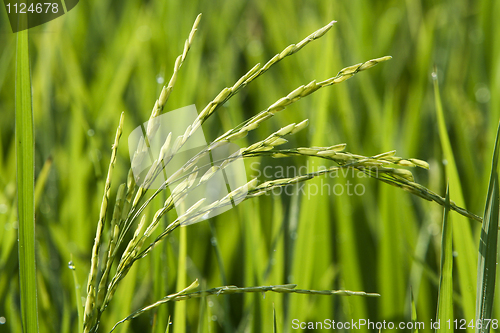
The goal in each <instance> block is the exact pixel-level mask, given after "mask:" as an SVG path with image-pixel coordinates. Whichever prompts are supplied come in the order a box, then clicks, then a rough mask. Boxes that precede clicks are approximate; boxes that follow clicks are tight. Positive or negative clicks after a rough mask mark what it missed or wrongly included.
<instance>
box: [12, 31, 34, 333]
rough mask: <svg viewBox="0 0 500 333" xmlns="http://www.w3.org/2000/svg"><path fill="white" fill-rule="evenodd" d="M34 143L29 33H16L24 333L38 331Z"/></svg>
mask: <svg viewBox="0 0 500 333" xmlns="http://www.w3.org/2000/svg"><path fill="white" fill-rule="evenodd" d="M34 147H35V142H34V130H33V109H32V102H31V77H30V64H29V50H28V30H23V31H21V32H18V33H17V61H16V156H17V201H18V214H19V230H18V232H19V277H20V289H21V313H22V323H23V331H24V332H30V333H31V332H37V331H38V316H37V297H36V266H35V171H34V167H35V164H34V155H35V148H34Z"/></svg>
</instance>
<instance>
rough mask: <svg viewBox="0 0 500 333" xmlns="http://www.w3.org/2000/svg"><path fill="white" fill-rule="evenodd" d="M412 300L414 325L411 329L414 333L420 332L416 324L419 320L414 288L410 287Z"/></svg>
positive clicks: (412, 320)
mask: <svg viewBox="0 0 500 333" xmlns="http://www.w3.org/2000/svg"><path fill="white" fill-rule="evenodd" d="M410 300H411V322H412V323H413V327H412V329H411V332H412V333H418V326H415V323H416V322H417V319H418V318H417V306H416V305H415V299H414V298H413V290H411V289H410Z"/></svg>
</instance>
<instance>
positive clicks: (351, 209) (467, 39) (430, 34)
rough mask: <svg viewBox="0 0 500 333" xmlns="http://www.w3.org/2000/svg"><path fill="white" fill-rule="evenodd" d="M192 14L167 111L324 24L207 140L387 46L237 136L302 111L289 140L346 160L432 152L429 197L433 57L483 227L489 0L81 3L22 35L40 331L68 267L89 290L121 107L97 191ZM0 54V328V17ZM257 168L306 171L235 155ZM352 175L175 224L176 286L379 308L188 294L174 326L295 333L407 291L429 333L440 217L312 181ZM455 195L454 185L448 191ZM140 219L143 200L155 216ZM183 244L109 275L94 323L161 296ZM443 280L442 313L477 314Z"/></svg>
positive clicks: (411, 204)
mask: <svg viewBox="0 0 500 333" xmlns="http://www.w3.org/2000/svg"><path fill="white" fill-rule="evenodd" d="M198 13H203V17H202V21H201V23H200V25H199V29H198V33H197V35H196V37H195V41H194V44H193V46H192V48H191V51H190V53H189V55H188V58H187V60H186V62H185V64H184V65H183V67H182V68H181V71H180V75H179V79H178V81H177V84H176V86H175V88H174V91H173V93H172V95H171V97H170V99H169V101H168V104H167V105H166V107H165V110H167V111H168V110H174V109H177V108H180V107H183V106H186V105H190V104H195V105H196V107H197V109H198V111H200V110H201V109H203V108H204V107H205V105H206V104H207V103H208V102H209V101H210V100H212V99H213V98H214V97H215V96H216V95H217V93H218V92H219V91H220V90H222V89H223V88H224V87H226V86H231V85H233V84H234V82H236V80H237V79H238V78H239V77H240V76H242V75H243V74H244V73H245V72H246V71H247V70H249V69H250V68H251V67H253V65H254V64H256V63H258V62H260V63H264V62H266V61H267V60H268V59H270V58H271V57H272V56H273V55H274V54H276V53H279V52H280V51H281V50H282V49H284V48H285V47H286V46H288V45H289V44H292V43H297V42H299V41H300V40H302V39H303V38H304V37H306V36H307V35H309V34H310V33H311V32H313V31H315V30H317V29H319V28H320V27H322V26H324V25H326V24H328V23H329V22H330V21H331V20H336V21H338V22H337V23H336V24H335V25H334V26H333V28H332V29H331V30H330V31H329V32H328V33H327V34H326V35H325V36H324V37H322V38H321V39H319V40H317V41H315V42H313V43H311V44H310V45H308V46H306V47H305V48H304V49H303V50H301V51H300V52H299V53H297V54H295V55H293V56H291V57H288V58H286V59H285V60H283V61H282V62H281V63H279V64H278V65H277V66H275V67H273V68H272V69H271V70H270V71H269V72H268V73H266V74H265V75H264V76H262V77H260V78H259V79H258V80H256V81H255V82H253V83H252V84H250V85H249V86H248V87H247V88H245V89H244V90H243V91H241V92H240V93H239V94H238V95H236V96H235V97H234V98H233V99H231V100H230V101H229V102H228V103H226V105H225V106H224V107H222V108H221V109H219V111H217V112H216V114H214V116H213V117H211V118H210V119H209V120H208V121H207V123H206V124H205V125H204V132H205V136H206V138H207V140H212V139H214V138H216V137H217V136H218V135H220V134H222V133H224V132H225V131H227V130H228V129H230V128H232V127H234V126H236V125H237V124H239V123H240V122H241V121H242V120H244V119H246V118H248V117H250V116H251V115H254V114H256V113H257V112H259V111H261V110H263V109H265V108H266V107H267V106H269V105H271V104H272V103H274V102H275V101H276V100H278V99H279V98H281V97H282V96H285V95H286V94H288V93H289V92H290V91H292V90H293V89H295V88H296V87H298V86H299V85H302V84H307V83H308V82H310V81H311V80H313V79H316V80H318V81H319V80H324V79H327V78H329V77H332V76H335V74H336V73H337V72H338V71H339V70H340V69H342V68H343V67H346V66H349V65H353V64H356V63H359V62H363V61H366V60H369V59H372V58H377V57H381V56H385V55H391V56H392V57H393V59H392V60H391V61H389V62H385V63H383V64H380V65H378V66H377V67H375V68H373V69H370V70H368V71H366V72H363V73H360V74H358V75H357V76H355V77H354V78H352V79H350V80H348V81H346V82H344V83H342V84H339V85H335V86H333V87H329V88H325V89H322V90H321V91H318V92H317V93H315V94H313V95H312V96H310V97H308V98H305V99H304V100H301V101H299V102H297V103H295V104H293V105H292V106H290V107H289V108H287V109H286V110H285V111H283V112H281V113H279V114H278V115H277V116H276V117H273V119H270V120H269V121H267V122H266V123H264V125H263V126H261V127H260V128H259V129H258V130H256V131H255V132H253V133H252V134H251V135H249V137H247V138H245V139H244V140H242V141H241V142H240V144H241V145H245V144H251V143H253V142H255V141H258V140H262V139H264V138H265V137H267V135H269V134H270V133H272V132H274V131H276V130H278V129H279V128H280V127H282V126H285V125H287V124H289V123H291V122H299V121H301V120H303V119H306V118H307V119H309V120H310V125H309V127H308V128H307V129H306V130H304V131H303V132H300V133H299V134H297V135H296V136H294V137H292V138H291V139H290V142H289V143H288V144H287V147H307V146H312V145H314V146H330V145H334V144H338V143H347V150H348V151H350V152H352V153H358V154H362V155H366V156H370V155H374V154H378V153H382V152H385V151H388V150H392V149H396V150H397V152H398V156H402V157H414V158H419V159H424V160H427V161H428V162H429V163H430V165H431V168H430V170H429V171H425V170H424V171H420V170H416V171H415V173H414V174H415V178H416V180H417V182H419V183H421V184H423V185H425V186H427V187H428V188H430V189H432V190H434V191H435V192H437V193H439V194H441V195H444V192H445V186H446V181H447V175H446V174H445V172H444V164H445V163H446V161H445V160H443V153H442V149H441V143H440V140H439V134H438V126H437V120H436V114H435V106H434V94H433V88H432V78H431V72H432V71H433V68H434V66H436V68H437V72H438V77H439V85H440V89H441V94H442V98H443V105H444V111H445V119H446V123H447V128H448V133H449V136H450V138H451V143H452V148H453V152H454V154H455V159H456V163H457V167H458V171H459V175H460V182H461V185H462V189H463V194H464V200H465V204H466V207H467V209H469V210H470V211H472V212H474V213H476V214H478V215H481V216H482V211H483V209H484V200H485V197H486V189H487V183H488V177H489V172H490V159H491V154H492V147H493V141H494V137H495V130H496V126H497V124H498V120H499V118H500V105H499V103H500V98H499V97H500V94H499V95H497V93H498V91H499V90H500V86H499V85H500V38H498V37H497V36H498V35H499V33H500V22H499V21H498V17H500V3H499V2H498V1H490V0H481V1H472V0H469V1H466V0H460V1H456V0H455V1H451V0H442V1H419V0H406V1H361V0H353V1H337V0H335V1H279V2H270V1H264V0H256V1H222V0H220V1H210V2H208V1H192V0H188V1H159V0H149V1H137V0H123V1H112V0H101V1H80V3H79V4H78V5H77V6H76V7H75V8H74V9H73V10H71V11H70V12H69V13H67V14H66V15H64V16H62V17H60V18H58V19H56V20H54V21H51V22H49V23H47V24H44V25H42V26H39V27H36V28H33V29H30V51H31V66H32V81H33V109H34V117H35V118H34V121H35V131H36V145H35V149H36V166H35V167H36V170H35V172H36V175H37V177H39V175H40V173H41V170H42V168H43V166H44V165H46V166H47V167H50V169H48V170H49V173H48V177H47V179H46V182H45V184H44V186H43V192H42V194H41V196H40V199H39V201H37V203H36V204H37V211H36V237H37V258H38V261H37V273H38V306H39V320H40V332H75V331H77V327H78V326H77V321H78V317H77V306H76V300H75V284H74V280H73V276H72V271H71V270H70V269H69V268H68V262H69V261H70V260H72V261H73V263H74V265H75V267H76V273H77V277H78V282H79V284H80V289H77V291H76V293H77V294H78V295H79V296H80V297H84V296H85V285H86V279H87V275H88V270H89V266H90V254H91V247H92V244H93V238H94V235H95V228H96V224H97V219H98V215H99V207H100V202H101V198H102V191H103V187H104V181H105V176H106V174H105V173H106V170H107V165H108V163H109V158H110V151H111V149H110V148H111V144H112V142H113V137H114V133H115V130H116V126H117V124H118V120H119V115H120V113H121V112H122V111H123V112H125V125H124V127H125V129H124V134H123V137H122V141H121V145H120V147H119V150H118V160H117V164H116V169H115V170H116V172H115V174H114V178H113V186H112V188H111V197H112V198H113V197H114V195H115V194H116V190H117V187H118V185H119V184H120V183H121V182H124V181H125V180H126V173H127V171H128V169H129V167H130V160H129V155H128V147H127V136H128V134H129V133H130V132H131V131H132V130H133V129H134V128H135V127H136V126H138V125H139V124H141V123H143V122H145V121H146V120H148V118H149V114H150V112H151V110H152V107H153V105H154V102H155V100H156V98H157V97H158V95H159V92H160V91H161V88H162V83H163V84H165V83H166V82H168V80H169V78H170V75H171V73H172V68H173V64H174V61H175V58H176V57H177V56H178V55H179V54H180V53H181V52H182V48H183V45H184V41H185V39H186V38H187V36H188V34H189V31H190V29H191V26H192V24H193V22H194V19H195V18H196V16H197V15H198ZM0 50H1V51H0V52H1V53H0V112H1V121H0V317H2V316H3V317H4V318H5V320H6V322H5V324H0V331H2V332H20V330H21V326H20V325H21V324H20V317H19V283H18V281H19V280H18V279H19V278H18V266H17V242H16V239H17V230H16V223H17V222H16V219H17V217H16V214H17V212H16V200H15V194H16V185H15V146H14V145H15V142H14V108H15V105H14V101H15V99H14V95H15V91H14V88H15V85H14V82H15V76H14V74H15V71H14V68H15V53H16V52H15V51H16V45H15V34H13V33H12V32H11V30H10V26H9V23H8V18H7V14H6V12H5V10H3V9H2V10H0ZM495 92H497V93H495ZM50 161H51V162H50ZM255 161H257V162H260V168H261V169H262V168H263V167H264V166H266V165H272V166H279V165H282V166H296V167H299V166H304V165H308V166H309V167H311V166H312V163H313V161H312V160H310V161H307V160H306V159H300V158H296V159H262V160H253V161H248V164H247V171H248V176H249V177H251V176H256V174H258V172H257V171H255V170H253V169H255V167H251V164H250V163H251V162H255ZM316 163H317V164H316V167H317V166H318V165H319V164H318V163H319V162H318V161H316ZM49 164H51V165H50V166H49ZM273 170H277V169H273ZM285 176H286V175H285ZM260 179H261V180H263V181H264V180H269V179H264V177H263V176H261V177H260ZM347 181H350V182H351V183H354V184H358V183H359V184H362V185H363V186H364V189H365V192H364V194H363V195H361V196H357V195H352V196H349V195H346V194H344V195H340V196H338V195H334V194H330V195H328V193H323V194H321V193H319V194H316V195H312V194H313V193H311V192H312V191H310V192H307V191H306V194H305V195H292V196H289V195H286V194H281V195H274V196H262V197H259V198H256V199H251V200H248V201H245V202H243V203H242V204H240V205H239V206H238V207H237V208H236V209H233V210H231V211H228V212H226V213H224V214H222V215H220V216H217V217H216V218H213V219H212V220H211V221H210V222H207V221H204V222H201V223H198V224H196V225H192V226H189V227H188V228H187V235H188V242H187V245H188V251H187V252H188V269H187V279H188V282H191V281H193V280H194V279H196V278H198V279H199V280H200V282H201V285H202V288H212V287H216V286H221V285H226V284H229V285H237V286H241V287H243V286H254V285H273V284H284V283H294V284H297V285H298V288H302V289H319V290H322V289H349V290H360V291H361V290H362V291H367V292H377V293H380V294H381V295H382V296H381V297H379V298H361V297H343V296H308V295H281V294H270V293H268V294H266V295H265V297H263V295H260V294H255V295H254V294H248V295H234V296H224V297H223V296H214V297H210V298H207V299H202V300H189V301H187V306H188V308H187V309H188V312H187V316H186V321H187V330H188V331H189V332H197V331H200V332H272V329H273V328H272V327H273V308H274V309H275V311H276V320H277V326H278V332H290V331H292V319H299V320H300V321H323V320H324V319H327V318H329V319H334V320H336V321H350V320H351V319H354V320H358V319H361V318H362V319H370V320H371V321H382V320H386V321H394V322H399V321H408V320H409V318H410V305H411V303H410V288H411V290H412V292H413V295H414V298H415V302H416V305H417V312H418V316H419V321H423V322H425V323H426V329H425V331H430V329H429V325H428V323H429V322H430V320H431V318H432V319H434V318H435V313H436V304H437V286H438V282H439V253H440V237H441V221H442V207H440V206H438V205H437V204H435V203H430V202H426V201H424V200H422V199H419V198H416V197H413V196H412V195H411V194H409V193H407V192H404V191H402V190H400V189H397V188H392V187H390V186H389V185H386V184H382V183H379V182H377V181H376V180H374V179H359V178H352V177H347V178H345V179H344V178H331V177H325V178H323V179H316V180H314V181H312V184H316V185H318V186H323V185H324V184H327V185H330V186H333V185H334V184H345V183H346V182H347ZM325 188H326V187H325ZM306 189H307V186H306ZM310 190H311V188H310ZM454 193H456V192H454V188H453V187H451V198H452V200H456V198H455V197H454ZM109 207H112V205H110V206H109ZM154 208H156V209H157V208H158V206H157V207H155V206H154V205H153V206H152V207H151V212H154ZM110 209H111V208H110ZM453 214H454V215H456V214H455V213H453ZM169 218H170V219H171V218H172V216H170V217H169ZM167 219H168V218H167ZM455 221H456V222H455V223H457V224H460V225H462V227H465V228H469V227H470V228H471V229H472V231H473V237H474V243H475V244H476V247H477V244H478V242H479V238H478V237H479V234H478V230H479V229H480V224H479V223H477V222H473V221H468V220H466V219H463V218H461V219H456V220H455ZM166 223H167V221H165V224H166ZM178 234H179V232H178V231H176V232H174V234H173V235H172V237H169V238H168V239H167V240H166V241H165V242H164V243H163V245H162V246H160V247H158V248H156V249H155V250H154V251H153V252H152V253H151V255H149V256H148V257H146V258H145V259H143V260H141V261H140V262H138V263H137V264H136V265H135V267H134V269H132V271H131V272H130V273H129V275H128V276H127V277H126V279H124V280H123V281H122V283H121V286H120V287H119V288H118V291H117V293H116V295H115V298H114V299H113V300H112V302H111V305H110V307H109V308H108V309H107V311H106V312H105V314H104V316H103V319H102V320H103V322H102V324H101V331H102V332H108V331H109V330H110V328H111V327H112V325H113V324H114V323H115V322H116V321H118V320H120V319H122V318H124V317H125V316H126V315H128V314H129V313H131V312H132V311H134V310H135V309H138V308H139V307H141V306H144V305H147V304H150V303H152V302H154V301H156V300H158V299H160V298H161V297H163V296H165V295H167V294H170V293H173V292H175V291H176V289H175V287H176V276H177V271H176V267H177V260H178V257H177V253H178V251H179V249H178V244H179V242H178ZM454 250H455V255H456V257H457V258H459V256H461V255H463V254H464V253H465V252H469V253H470V252H473V253H474V258H477V254H476V253H477V248H476V249H474V248H470V247H467V246H466V244H454ZM455 269H456V268H455ZM471 274H472V275H473V276H475V274H476V272H475V271H473V272H472V273H471ZM455 289H456V295H455V296H456V297H455V301H456V302H455V316H456V318H458V319H461V318H464V319H466V320H467V321H470V320H471V319H474V318H473V317H471V315H470V314H471V312H470V309H471V308H472V309H474V304H469V303H470V302H469V303H467V301H466V300H467V298H466V297H464V293H469V294H470V293H475V289H476V285H475V284H472V285H465V284H461V283H460V278H459V276H458V274H457V275H456V278H455ZM495 302H497V304H498V300H496V301H495ZM174 310H175V306H174V305H173V304H172V305H169V306H163V307H162V308H160V309H159V310H157V311H151V312H149V313H147V314H144V315H142V316H141V317H139V318H137V319H134V320H133V321H131V322H130V323H127V324H124V325H122V326H121V327H119V328H118V331H120V332H125V331H127V332H149V331H154V332H164V331H165V328H166V326H167V319H168V316H169V315H173V313H174ZM495 311H496V312H495V316H494V318H500V316H499V314H500V313H499V312H500V309H499V308H498V307H497V308H496V309H495ZM472 314H473V312H472ZM174 326H175V323H174ZM364 331H366V329H365V330H364Z"/></svg>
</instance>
